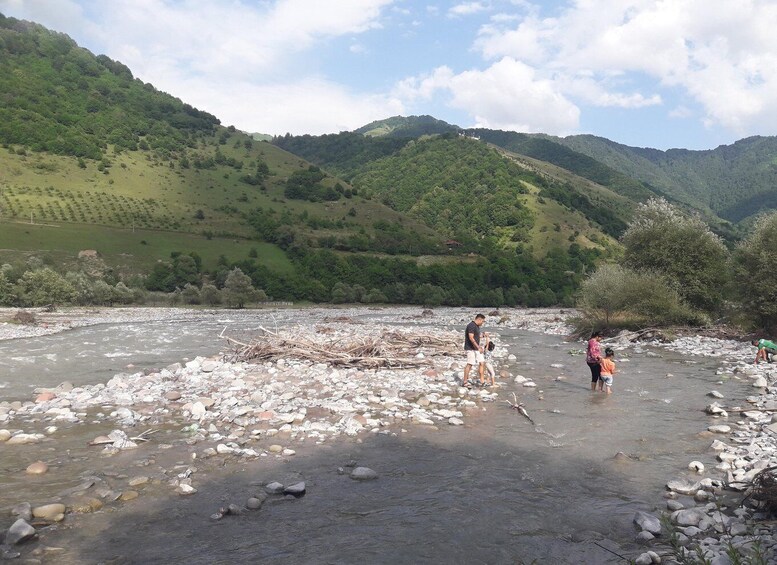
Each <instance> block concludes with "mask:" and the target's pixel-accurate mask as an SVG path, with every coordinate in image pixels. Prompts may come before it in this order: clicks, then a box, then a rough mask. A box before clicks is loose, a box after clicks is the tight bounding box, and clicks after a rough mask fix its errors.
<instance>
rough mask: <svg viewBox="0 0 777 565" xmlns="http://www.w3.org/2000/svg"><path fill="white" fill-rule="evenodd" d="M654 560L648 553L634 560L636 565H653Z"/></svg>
mask: <svg viewBox="0 0 777 565" xmlns="http://www.w3.org/2000/svg"><path fill="white" fill-rule="evenodd" d="M652 563H653V559H652V558H651V557H650V555H648V554H647V553H643V554H642V555H640V556H639V557H637V558H636V559H635V560H634V565H651V564H652Z"/></svg>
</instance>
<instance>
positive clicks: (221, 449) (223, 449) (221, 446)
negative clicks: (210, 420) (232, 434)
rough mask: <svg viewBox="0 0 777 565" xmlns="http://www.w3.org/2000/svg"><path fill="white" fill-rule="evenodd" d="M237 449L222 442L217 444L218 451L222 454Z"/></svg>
mask: <svg viewBox="0 0 777 565" xmlns="http://www.w3.org/2000/svg"><path fill="white" fill-rule="evenodd" d="M234 452H235V450H234V449H232V448H231V447H229V446H228V445H224V444H223V443H220V444H218V445H217V446H216V453H218V454H220V455H227V454H229V453H234Z"/></svg>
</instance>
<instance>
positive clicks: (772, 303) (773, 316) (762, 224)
mask: <svg viewBox="0 0 777 565" xmlns="http://www.w3.org/2000/svg"><path fill="white" fill-rule="evenodd" d="M733 270H734V282H735V289H736V290H735V292H736V295H737V298H738V299H739V301H740V302H741V304H742V306H743V308H744V310H745V314H746V315H747V316H748V317H750V318H751V319H752V320H753V322H754V323H755V325H756V326H757V327H759V328H767V329H771V330H777V213H773V214H770V215H768V216H764V217H762V218H761V219H760V220H759V221H758V222H757V223H756V226H755V230H754V231H753V233H752V234H751V235H750V237H748V238H747V239H746V240H745V241H743V242H742V243H741V244H740V245H739V246H738V247H737V249H736V251H735V252H734V260H733Z"/></svg>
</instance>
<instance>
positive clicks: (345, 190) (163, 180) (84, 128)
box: [0, 15, 447, 266]
mask: <svg viewBox="0 0 777 565" xmlns="http://www.w3.org/2000/svg"><path fill="white" fill-rule="evenodd" d="M0 92H2V97H3V101H4V104H3V105H2V106H0V117H1V118H2V119H0V143H2V146H1V147H0V219H2V220H3V227H2V228H0V248H5V249H11V248H13V247H15V245H13V244H12V243H11V241H10V237H11V236H10V233H11V231H9V230H10V228H8V227H7V226H8V225H9V224H10V223H14V222H23V223H27V224H29V223H34V224H36V225H37V226H39V227H37V228H36V230H37V232H38V233H42V232H43V231H45V228H50V229H51V230H52V235H51V237H50V238H49V243H46V238H45V237H44V238H43V239H38V240H37V241H40V242H41V243H40V244H41V246H42V247H41V249H40V251H42V252H43V251H49V250H56V247H57V244H58V241H57V236H56V235H55V234H56V233H57V230H56V229H55V228H56V227H57V226H62V225H63V224H77V225H80V226H82V229H83V230H85V231H88V232H91V231H92V230H93V227H92V226H103V227H105V228H118V229H119V230H122V229H123V230H130V233H133V232H132V231H131V230H133V229H135V230H136V231H137V230H152V231H153V230H158V231H159V236H158V237H157V238H152V239H168V240H169V239H172V240H177V241H181V242H184V241H191V239H187V238H177V239H176V237H174V236H173V235H171V234H173V233H186V234H193V235H196V236H198V241H211V240H218V241H220V242H221V244H220V245H221V248H222V251H223V254H224V255H226V256H227V257H229V258H233V259H239V258H242V257H245V256H246V249H244V248H245V244H246V242H247V240H251V239H253V240H260V241H263V242H265V244H267V246H268V247H264V248H262V247H261V246H260V247H259V248H260V249H270V248H271V247H273V246H275V250H276V252H274V253H270V254H269V255H268V256H267V259H266V260H265V256H264V254H262V255H260V256H259V257H257V258H256V260H257V261H258V262H259V263H264V264H267V265H268V266H275V265H278V264H279V262H278V261H277V260H276V258H271V256H275V255H277V253H280V254H281V255H283V252H282V251H281V249H279V248H278V247H277V246H278V245H280V246H281V247H283V248H288V247H289V246H290V245H292V244H293V243H294V242H298V243H304V244H306V245H310V246H313V247H316V246H324V247H333V248H334V247H336V248H341V249H344V250H349V249H351V250H362V251H364V250H370V251H373V252H382V253H391V254H397V253H405V252H408V253H409V252H411V251H415V252H416V253H418V254H422V253H432V254H434V253H443V252H447V249H445V247H444V246H443V245H442V242H443V241H444V237H443V236H442V235H439V234H437V233H435V232H434V231H433V230H431V229H429V228H428V227H426V226H424V225H422V224H419V223H416V222H412V221H407V220H406V219H405V218H404V217H403V216H402V215H401V214H400V213H398V212H396V211H393V210H391V209H389V208H387V207H386V206H384V205H383V204H381V203H380V202H376V201H370V200H367V199H365V198H363V197H361V196H360V195H358V194H354V192H353V191H352V189H351V187H350V186H349V185H348V184H347V183H345V182H344V181H341V180H339V179H338V178H335V177H333V176H331V175H329V174H326V173H322V172H319V171H317V170H315V169H311V166H310V164H309V163H307V162H305V161H304V160H302V159H300V158H299V157H297V156H294V155H291V154H289V153H288V152H286V151H284V150H282V149H280V148H278V147H276V146H274V145H272V144H269V143H266V142H262V141H257V140H255V139H254V138H252V137H251V136H249V135H247V134H244V133H242V132H239V131H237V130H236V129H235V128H233V127H229V128H225V127H222V126H221V125H219V121H218V119H216V118H215V117H214V116H211V115H209V114H206V113H204V112H201V111H199V110H197V109H195V108H192V107H191V106H189V105H187V104H185V103H183V102H181V101H180V100H178V99H176V98H174V97H172V96H170V95H168V94H165V93H162V92H159V91H157V90H156V89H154V88H153V86H151V85H149V84H145V83H143V82H142V81H140V80H137V79H134V78H133V76H132V73H131V71H130V70H129V69H128V68H127V67H125V66H124V65H122V64H121V63H118V62H115V61H112V60H110V59H108V58H107V57H104V56H94V55H93V54H91V53H90V52H89V51H87V50H85V49H82V48H80V47H79V46H78V45H77V44H76V43H75V42H73V41H72V40H71V39H70V38H68V37H67V36H65V35H63V34H58V33H56V32H51V31H48V30H46V29H45V28H43V27H42V26H39V25H37V24H33V23H30V22H24V21H19V20H15V19H13V18H5V17H3V16H1V15H0ZM376 224H377V227H376ZM60 231H61V230H60ZM149 237H150V236H147V235H144V237H140V238H137V241H140V240H141V239H144V238H145V240H146V241H149ZM83 239H84V246H83V247H84V248H91V247H97V248H98V250H100V249H99V247H100V245H99V242H97V243H91V244H89V241H88V239H89V238H83ZM109 239H110V238H109ZM68 241H74V239H73V238H72V237H71V238H69V239H68ZM192 245H194V244H192ZM207 245H209V244H206V246H207ZM253 247H256V246H253ZM162 249H166V246H164V245H162V246H158V247H155V246H152V245H147V246H144V247H142V248H139V249H136V250H135V251H134V253H133V256H134V257H135V259H134V260H133V261H130V263H132V264H135V265H142V264H144V263H145V264H146V265H149V264H153V262H155V261H156V260H158V259H164V258H166V257H165V256H164V255H160V253H161V250H162ZM6 253H8V252H6ZM144 257H145V261H144ZM204 258H205V260H206V263H207V262H209V261H210V259H211V257H210V254H207V253H206V254H205V257H204ZM212 259H213V262H215V259H216V257H212ZM213 262H211V263H213Z"/></svg>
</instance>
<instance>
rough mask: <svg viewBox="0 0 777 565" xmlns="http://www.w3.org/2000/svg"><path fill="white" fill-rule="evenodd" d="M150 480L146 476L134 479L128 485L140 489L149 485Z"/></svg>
mask: <svg viewBox="0 0 777 565" xmlns="http://www.w3.org/2000/svg"><path fill="white" fill-rule="evenodd" d="M149 480H150V479H149V478H148V477H146V476H140V477H133V478H131V479H130V480H129V482H128V483H127V484H128V485H129V486H131V487H139V486H141V485H145V484H147V483H148V481H149Z"/></svg>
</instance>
